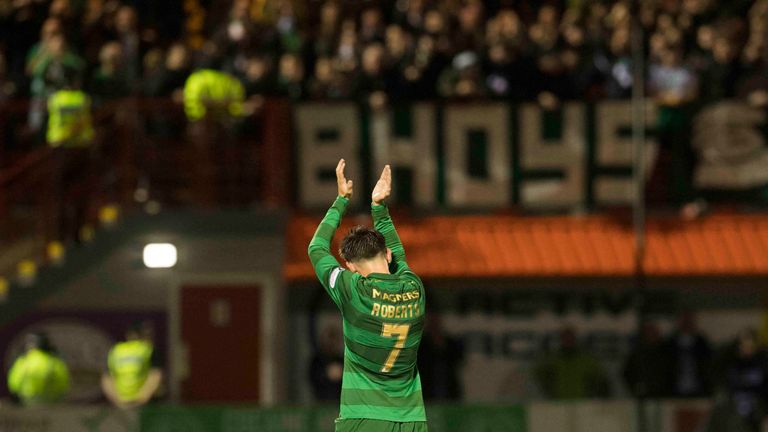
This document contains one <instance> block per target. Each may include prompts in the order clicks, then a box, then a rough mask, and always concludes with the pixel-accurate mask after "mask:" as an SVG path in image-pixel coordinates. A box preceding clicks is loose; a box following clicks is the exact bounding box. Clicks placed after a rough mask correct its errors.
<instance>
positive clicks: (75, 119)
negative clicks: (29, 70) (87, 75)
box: [47, 89, 94, 148]
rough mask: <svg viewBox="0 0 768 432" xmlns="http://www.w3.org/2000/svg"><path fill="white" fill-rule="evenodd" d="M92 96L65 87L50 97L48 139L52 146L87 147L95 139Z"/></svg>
mask: <svg viewBox="0 0 768 432" xmlns="http://www.w3.org/2000/svg"><path fill="white" fill-rule="evenodd" d="M93 136H94V131H93V121H92V119H91V98H90V97H89V96H88V95H87V94H85V92H83V91H81V90H75V89H64V90H59V91H57V92H55V93H53V94H52V95H51V96H50V97H49V98H48V133H47V141H48V145H49V146H51V147H65V148H71V147H87V146H89V145H90V144H91V142H92V141H93Z"/></svg>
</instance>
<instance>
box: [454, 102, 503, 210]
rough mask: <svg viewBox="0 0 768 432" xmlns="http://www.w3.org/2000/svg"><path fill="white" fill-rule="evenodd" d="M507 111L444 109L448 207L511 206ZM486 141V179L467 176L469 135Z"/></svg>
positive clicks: (496, 107)
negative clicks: (477, 134)
mask: <svg viewBox="0 0 768 432" xmlns="http://www.w3.org/2000/svg"><path fill="white" fill-rule="evenodd" d="M508 119H509V108H508V107H507V106H506V105H504V104H488V105H474V104H472V105H452V106H448V107H447V108H446V109H445V123H444V126H443V128H444V130H445V170H446V184H447V188H446V197H447V201H448V204H449V205H452V206H457V207H460V206H467V207H503V206H506V205H509V204H510V195H511V194H510V189H511V187H510V178H511V176H512V172H511V171H512V162H511V159H510V155H509V136H510V133H512V131H510V130H509V127H508V125H509V121H508ZM472 132H478V133H480V134H483V135H484V136H485V139H486V145H487V148H486V151H485V155H486V160H485V161H483V162H484V163H485V168H486V171H487V178H478V177H476V176H472V175H471V174H470V172H469V169H468V165H469V153H470V151H469V145H470V143H469V134H470V133H472Z"/></svg>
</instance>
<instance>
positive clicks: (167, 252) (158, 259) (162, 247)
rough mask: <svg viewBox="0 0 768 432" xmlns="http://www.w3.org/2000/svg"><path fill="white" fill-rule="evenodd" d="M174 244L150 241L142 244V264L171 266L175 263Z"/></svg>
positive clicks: (151, 266)
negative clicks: (144, 244)
mask: <svg viewBox="0 0 768 432" xmlns="http://www.w3.org/2000/svg"><path fill="white" fill-rule="evenodd" d="M176 258H177V256H176V246H174V245H172V244H170V243H150V244H148V245H146V246H144V265H145V266H147V267H149V268H171V267H173V266H175V265H176Z"/></svg>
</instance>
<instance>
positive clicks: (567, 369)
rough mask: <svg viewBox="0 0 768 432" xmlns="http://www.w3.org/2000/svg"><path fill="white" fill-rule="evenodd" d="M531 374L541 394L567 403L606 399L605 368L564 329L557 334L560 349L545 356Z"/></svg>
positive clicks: (572, 332) (572, 331)
mask: <svg viewBox="0 0 768 432" xmlns="http://www.w3.org/2000/svg"><path fill="white" fill-rule="evenodd" d="M534 373H535V376H536V379H537V381H538V384H539V387H540V388H541V390H542V392H543V393H544V395H545V396H546V397H548V398H550V399H557V400H567V399H583V398H600V397H607V396H610V385H609V383H608V377H607V374H606V372H605V369H604V368H603V366H602V365H601V364H600V362H599V361H598V360H597V359H596V358H595V357H594V356H593V355H592V354H590V353H589V352H586V351H584V350H582V349H581V348H580V347H579V346H578V343H577V337H576V331H575V330H574V329H573V328H570V327H567V328H565V329H563V330H561V331H560V348H559V349H558V350H557V351H556V352H553V353H550V354H547V355H545V356H544V357H543V358H542V359H541V360H540V361H539V363H538V364H537V365H536V366H535V369H534Z"/></svg>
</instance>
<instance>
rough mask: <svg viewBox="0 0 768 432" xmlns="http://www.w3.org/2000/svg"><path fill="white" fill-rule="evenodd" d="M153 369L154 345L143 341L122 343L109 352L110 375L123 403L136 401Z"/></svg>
mask: <svg viewBox="0 0 768 432" xmlns="http://www.w3.org/2000/svg"><path fill="white" fill-rule="evenodd" d="M151 367H152V344H151V343H149V342H147V341H143V340H131V341H127V342H120V343H118V344H117V345H115V346H114V347H112V350H111V351H110V352H109V373H110V374H111V375H112V379H113V380H114V381H115V390H116V391H117V395H118V396H119V397H120V399H122V400H123V401H132V400H135V399H136V398H137V397H138V395H139V391H140V390H141V388H142V386H144V383H145V382H146V381H147V377H148V376H149V370H150V368H151Z"/></svg>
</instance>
